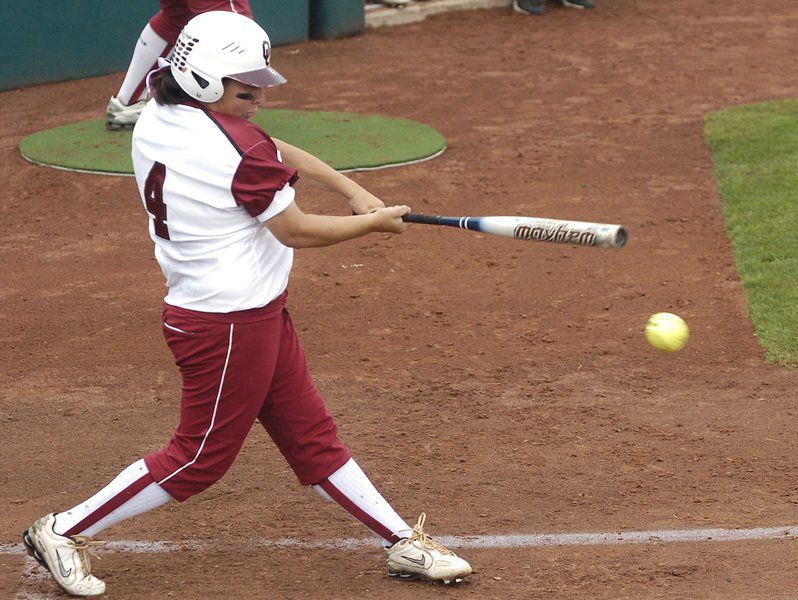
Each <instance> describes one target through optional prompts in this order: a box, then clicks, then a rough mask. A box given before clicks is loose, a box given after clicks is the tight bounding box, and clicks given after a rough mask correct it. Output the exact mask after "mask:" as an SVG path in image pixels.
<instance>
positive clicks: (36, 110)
mask: <svg viewBox="0 0 798 600" xmlns="http://www.w3.org/2000/svg"><path fill="white" fill-rule="evenodd" d="M796 28H798V4H796V3H795V1H794V0H760V1H759V2H756V3H752V2H750V0H745V1H744V0H723V1H722V2H720V1H715V0H707V1H704V2H696V1H695V0H667V1H665V2H655V1H653V0H603V1H602V0H599V7H598V8H597V9H596V10H594V11H590V12H584V13H579V12H576V11H570V10H566V9H561V8H558V7H556V6H551V8H550V10H549V12H548V14H547V15H546V16H545V17H542V18H535V17H527V16H523V15H518V14H513V13H512V12H510V11H509V10H504V9H503V10H491V11H474V12H462V13H449V14H445V15H441V16H438V17H434V18H430V19H428V20H427V21H425V22H423V23H419V24H415V25H408V26H403V27H395V28H382V29H377V30H371V31H369V32H368V33H367V34H365V35H362V36H359V37H356V38H352V39H347V40H340V41H332V42H312V43H308V44H303V45H300V46H288V47H281V48H277V49H276V50H275V56H274V63H275V65H276V66H277V68H278V69H279V70H280V71H281V72H282V73H284V74H285V75H286V77H287V78H288V80H289V82H290V83H289V85H286V86H283V87H281V88H277V89H274V90H273V91H270V95H271V97H272V99H273V101H272V103H271V107H272V108H310V109H325V110H343V111H355V112H369V113H372V112H378V113H383V114H386V115H391V116H399V117H406V118H410V119H416V120H419V121H421V122H424V123H427V124H429V125H431V126H433V127H435V128H437V129H438V130H440V131H441V132H442V133H443V134H444V135H445V136H446V138H447V140H448V142H449V149H448V150H447V151H446V153H445V154H444V155H443V156H442V157H440V158H438V159H436V160H434V161H432V162H428V163H425V164H420V165H415V166H409V167H403V168H397V169H391V170H385V171H377V172H370V173H362V174H358V175H355V177H356V179H357V180H358V181H360V182H361V183H363V184H365V185H366V186H367V187H368V188H370V189H371V190H373V191H374V192H375V193H377V194H378V195H380V196H381V197H382V198H383V199H384V200H385V201H386V202H387V203H408V204H410V205H411V206H412V207H413V209H414V210H416V211H418V212H437V213H440V214H454V215H456V214H472V215H478V214H529V215H539V216H548V217H560V218H572V219H580V220H590V221H607V222H619V223H623V224H624V225H626V226H627V227H628V228H629V231H630V236H631V237H630V243H629V245H628V246H627V247H626V248H625V249H623V250H621V251H610V250H596V249H589V248H574V247H568V246H556V245H545V244H535V243H523V242H518V241H512V240H504V239H499V238H492V237H485V236H478V235H474V234H471V233H467V232H460V231H455V230H442V229H439V228H430V227H424V226H415V227H413V228H412V229H411V230H410V231H409V232H408V233H406V234H404V235H401V236H390V235H375V236H371V237H369V238H366V239H363V240H360V241H356V242H352V243H348V244H344V245H341V246H338V247H335V248H331V249H326V250H305V251H300V252H298V253H297V260H296V263H297V264H296V267H295V270H294V276H293V283H292V285H291V286H290V297H289V307H290V309H291V311H292V314H293V316H294V320H295V322H296V323H297V326H298V328H299V330H300V333H301V335H302V338H303V342H304V344H305V347H306V350H307V351H308V354H309V357H310V362H311V369H312V371H313V372H314V374H315V377H316V380H317V383H318V385H319V387H320V389H321V390H322V391H323V392H324V394H325V396H326V397H327V399H328V405H329V408H330V410H331V412H332V413H333V414H334V415H335V416H336V418H337V420H338V423H339V426H340V429H341V432H342V436H343V438H344V440H345V441H346V442H347V443H348V444H349V445H350V447H351V448H352V450H353V452H354V454H355V456H356V457H357V458H358V460H359V462H360V463H361V465H362V466H363V467H364V469H365V470H366V471H367V472H368V473H369V474H370V475H371V476H372V478H373V479H374V481H375V483H376V484H377V486H378V487H379V488H380V489H381V490H382V491H383V493H384V494H385V496H386V497H388V498H389V499H390V500H391V501H392V502H393V503H394V505H395V506H396V508H397V510H398V511H399V512H400V513H402V514H403V515H404V516H405V517H406V518H407V519H409V520H410V519H414V518H415V516H416V515H417V514H418V512H419V511H421V510H425V511H427V513H428V517H429V519H428V523H429V529H430V532H431V533H433V534H435V533H438V534H447V535H461V536H486V535H512V534H532V533H577V532H612V531H639V530H670V529H678V530H692V529H699V528H713V527H717V528H752V527H776V526H782V525H785V526H787V525H794V524H796V523H798V507H797V506H796V504H798V484H796V476H795V470H796V469H795V466H794V462H795V456H796V450H797V448H796V445H797V443H796V438H795V434H794V432H795V429H796V425H797V423H796V419H797V417H796V412H798V411H797V410H796V407H795V402H794V399H795V391H794V390H795V388H796V384H797V383H798V374H796V373H795V372H791V371H787V370H784V369H781V368H777V367H773V366H768V365H765V364H764V363H763V362H762V356H763V351H762V349H761V348H760V347H759V345H758V344H757V342H756V339H755V335H754V331H753V328H752V326H751V323H750V321H749V319H748V317H747V313H746V303H745V297H744V295H743V292H742V290H741V288H740V285H739V281H738V278H737V274H736V271H735V267H734V262H733V257H732V254H731V248H730V244H729V241H728V239H727V236H726V234H725V231H724V227H723V222H722V218H721V216H720V200H719V198H718V195H717V191H716V188H715V184H714V181H713V176H712V170H711V162H710V161H711V157H710V154H709V151H708V150H707V148H706V146H705V144H704V142H703V138H702V126H703V122H702V119H703V115H705V114H706V113H707V112H709V111H712V110H715V109H719V108H723V107H728V106H732V105H738V104H743V103H749V102H756V101H763V100H770V99H775V98H787V97H794V96H795V95H796V68H795V31H796ZM119 80H120V77H119V76H118V75H116V76H109V77H103V78H97V79H90V80H85V81H79V82H71V83H61V84H55V85H48V86H38V87H32V88H27V89H23V90H18V91H12V92H7V93H3V94H0V108H2V115H3V118H2V122H1V123H0V143H2V147H1V148H0V152H2V157H3V158H2V162H0V173H1V174H2V181H3V182H4V185H3V188H2V192H0V194H2V196H0V198H1V199H0V211H2V219H0V236H1V237H2V240H1V241H0V260H2V264H3V273H4V282H3V284H2V286H1V287H0V298H2V305H0V316H2V320H3V323H4V324H5V326H4V328H3V333H2V339H1V340H0V342H1V345H0V352H2V356H3V369H2V373H0V376H1V377H2V404H1V405H0V435H2V438H3V458H2V467H0V484H1V486H0V487H1V489H0V501H1V502H2V506H3V507H4V510H3V512H2V517H0V534H1V536H2V537H0V544H4V545H6V546H5V547H6V549H8V548H9V547H10V546H9V545H11V544H15V543H16V542H17V541H18V537H17V536H18V533H19V531H20V530H21V529H22V528H23V526H25V525H27V524H28V522H30V521H31V520H33V519H34V518H37V517H38V516H40V515H41V514H43V513H44V512H46V511H50V510H54V509H56V510H57V509H63V508H67V507H69V506H71V505H72V504H73V503H75V502H76V501H78V500H80V499H81V498H84V497H86V496H87V495H89V494H91V493H93V492H94V491H95V490H96V489H98V488H99V487H100V486H102V485H104V484H105V483H106V482H107V481H108V480H109V479H110V478H112V477H113V476H114V475H116V473H117V472H118V471H119V470H121V469H122V468H123V467H125V466H126V465H128V464H129V463H131V462H133V461H134V460H136V459H137V458H139V457H141V456H142V455H144V454H145V453H146V452H149V451H152V450H154V449H157V448H158V447H160V446H161V445H162V444H163V443H165V442H166V440H167V439H168V437H169V435H170V434H171V431H172V429H173V427H174V425H175V422H176V418H177V409H176V407H177V397H178V392H179V379H178V372H177V369H176V368H175V367H174V365H173V364H172V361H171V355H170V354H169V351H168V349H167V348H166V345H165V344H164V343H163V340H162V338H161V333H160V310H161V298H162V296H163V294H164V288H163V283H162V277H161V274H160V271H159V270H158V267H157V264H156V263H155V261H154V258H153V256H152V248H151V242H150V241H149V239H148V238H147V235H146V229H145V227H146V225H145V219H144V215H143V212H142V209H141V206H140V201H139V199H138V197H137V194H136V190H135V186H134V183H133V180H132V179H129V178H114V177H101V176H89V175H81V174H75V173H66V172H60V171H56V170H52V169H45V168H40V167H35V166H33V165H30V164H28V163H26V162H25V161H24V160H23V159H22V158H21V157H20V156H19V155H18V153H17V149H16V146H17V144H18V142H19V140H20V139H21V138H22V137H23V136H25V135H28V134H30V133H32V132H34V131H38V130H40V129H43V128H46V127H52V126H56V125H60V124H64V123H68V122H70V121H73V120H76V119H85V118H90V117H93V116H96V115H97V113H98V112H99V111H102V110H103V108H104V105H105V102H106V100H107V96H108V95H109V94H110V93H111V92H112V91H113V89H115V87H116V86H117V85H118V83H119ZM300 203H301V205H302V206H303V207H304V208H305V209H307V210H317V211H327V212H334V213H338V214H343V213H344V211H345V207H344V206H342V205H341V204H340V202H339V201H338V200H337V199H334V198H331V197H327V196H322V195H319V193H318V192H316V191H314V190H313V189H310V188H307V189H304V190H303V191H302V193H301V196H300ZM662 310H668V311H671V312H677V313H679V314H681V315H682V316H683V317H684V318H685V319H686V320H687V322H688V323H689V324H690V325H691V328H692V338H691V341H690V343H689V345H688V347H687V348H686V349H685V350H684V351H683V352H680V353H678V354H675V355H666V354H662V353H658V352H656V351H654V350H652V349H651V348H649V347H648V346H647V345H646V343H645V340H644V338H643V336H642V333H641V330H642V327H643V324H644V322H645V320H646V318H647V317H648V315H649V314H651V313H653V312H657V311H662ZM106 534H107V535H106ZM103 537H104V538H105V539H109V540H144V541H159V540H167V541H172V542H180V543H183V544H184V545H185V547H184V549H182V550H179V551H175V552H171V553H168V554H164V553H154V552H143V553H130V552H106V553H105V554H104V555H103V559H102V561H95V571H96V573H97V574H98V575H99V576H101V577H103V578H104V579H105V580H106V582H107V583H108V588H109V593H108V595H107V597H108V598H114V599H133V598H136V599H139V598H164V597H167V596H169V597H174V598H217V597H218V598H222V597H233V598H299V597H303V598H371V597H394V598H433V597H447V598H454V597H469V598H580V599H581V598H584V599H587V598H591V599H592V598H673V597H679V598H788V597H794V596H795V594H796V591H795V590H796V589H797V588H798V569H796V568H795V566H796V563H797V562H798V541H795V540H789V539H784V540H754V541H741V542H711V541H706V542H695V543H659V544H636V545H634V544H620V545H615V546H600V545H599V546H593V545H591V546H545V547H530V548H512V549H507V548H496V547H488V546H490V545H489V544H486V547H482V548H472V549H464V550H462V551H461V554H462V555H463V556H464V557H465V558H467V559H469V560H470V561H471V562H472V564H473V565H474V566H475V568H476V571H477V572H476V573H475V574H474V575H473V576H472V577H470V578H469V579H468V580H467V581H466V582H464V583H463V584H462V585H461V586H459V587H458V588H457V589H451V588H443V587H433V586H428V585H423V584H418V583H404V584H402V583H397V582H394V581H391V580H389V579H388V578H387V577H386V576H385V573H384V563H383V560H382V555H381V553H380V551H379V549H378V548H376V547H368V546H357V547H356V548H354V549H351V550H342V549H334V548H328V547H322V548H317V549H314V548H307V547H302V546H296V547H291V546H279V545H274V543H273V542H275V541H279V540H286V539H289V538H290V539H295V540H300V541H302V542H307V543H312V542H314V541H320V542H321V541H325V540H330V539H336V538H358V539H360V538H364V539H365V538H367V537H368V536H367V533H366V532H365V530H363V529H362V527H360V526H359V525H358V524H357V523H355V522H354V521H352V520H351V519H350V518H349V517H348V516H347V515H346V514H345V513H344V512H343V511H341V510H340V509H338V508H337V507H335V506H334V505H329V504H324V503H322V502H321V501H320V500H319V499H318V497H317V496H316V494H315V493H314V492H313V491H312V490H309V489H305V488H301V487H299V485H298V484H297V483H296V482H295V480H294V478H293V475H292V474H291V473H290V472H289V470H288V467H287V466H286V465H285V464H284V463H283V461H282V459H281V458H280V456H279V455H278V452H277V451H276V450H275V449H274V448H273V446H272V445H271V442H270V441H269V440H268V439H267V437H266V436H265V434H263V432H262V431H261V430H260V429H259V428H258V429H255V430H254V431H253V435H251V436H250V438H249V440H248V441H247V443H246V445H245V447H244V450H243V452H242V455H241V456H240V458H239V459H238V461H237V462H236V463H235V464H234V465H233V467H232V469H231V470H230V472H229V473H228V474H227V475H226V476H225V478H224V479H223V480H222V481H221V482H220V483H219V484H217V485H216V486H215V487H213V488H212V489H210V490H209V491H208V492H206V493H205V494H203V495H201V496H199V497H197V498H194V499H192V500H190V501H189V502H187V503H186V504H184V505H176V504H175V505H174V506H167V507H164V508H163V509H160V510H157V511H155V512H153V513H150V514H148V515H145V516H143V517H140V518H138V519H135V520H132V521H129V522H125V523H122V524H121V525H119V526H118V527H115V528H113V529H112V530H108V531H107V532H105V534H104V535H103ZM191 543H193V544H194V545H196V546H197V547H196V548H195V549H190V548H189V546H190V545H191ZM12 548H16V547H12ZM0 564H2V569H0V596H2V597H4V598H5V597H9V598H42V597H57V596H58V594H57V593H55V592H53V590H54V585H53V584H52V582H51V581H48V580H46V579H44V578H42V577H40V576H38V575H37V570H36V569H32V568H31V565H30V563H29V561H27V560H26V559H25V558H24V557H23V556H22V554H20V553H19V552H18V551H10V550H9V551H6V552H5V553H3V554H0Z"/></svg>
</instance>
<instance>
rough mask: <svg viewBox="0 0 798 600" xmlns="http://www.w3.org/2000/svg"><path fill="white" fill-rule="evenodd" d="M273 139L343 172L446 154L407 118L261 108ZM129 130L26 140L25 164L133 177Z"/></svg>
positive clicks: (88, 126) (62, 131) (69, 130)
mask: <svg viewBox="0 0 798 600" xmlns="http://www.w3.org/2000/svg"><path fill="white" fill-rule="evenodd" d="M252 120H253V121H254V122H255V123H257V124H258V125H260V126H261V127H263V129H264V130H266V131H267V132H268V133H269V135H271V136H272V137H276V138H279V139H282V140H284V141H286V142H288V143H289V144H293V145H294V146H297V147H299V148H302V149H304V150H307V151H308V152H310V153H311V154H314V155H316V156H318V157H319V158H320V159H322V160H324V161H325V162H327V163H328V164H329V165H330V166H332V167H333V168H335V169H337V170H339V171H359V170H369V169H381V168H385V167H392V166H398V165H402V164H408V163H414V162H420V161H424V160H429V159H431V158H434V157H436V156H438V155H439V154H441V153H442V152H443V151H444V150H445V149H446V140H445V138H444V137H443V135H441V134H440V133H439V132H438V131H437V130H435V129H433V128H432V127H429V126H428V125H424V124H423V123H418V122H416V121H411V120H409V119H401V118H396V117H384V116H381V115H370V114H357V113H345V112H329V111H306V110H283V109H263V110H260V111H258V113H257V114H256V115H255V117H254V118H253V119H252ZM130 138H131V132H129V131H107V130H106V129H105V121H104V119H91V120H88V121H79V122H77V123H70V124H68V125H63V126H61V127H56V128H54V129H48V130H45V131H40V132H38V133H34V134H32V135H29V136H27V137H26V138H24V139H23V140H22V141H21V142H20V144H19V150H20V153H21V154H22V156H23V157H24V158H26V159H27V160H29V161H31V162H33V163H36V164H39V165H47V166H51V167H55V168H61V169H67V170H70V171H81V172H86V173H97V174H104V175H132V174H133V164H132V161H131V159H130Z"/></svg>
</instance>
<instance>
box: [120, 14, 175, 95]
mask: <svg viewBox="0 0 798 600" xmlns="http://www.w3.org/2000/svg"><path fill="white" fill-rule="evenodd" d="M168 45H169V44H168V43H167V42H166V40H165V39H163V38H162V37H161V36H159V35H158V34H157V33H155V30H154V29H153V28H152V27H150V24H149V23H147V25H146V26H145V27H144V30H143V31H142V32H141V36H140V37H139V40H138V42H136V49H135V50H134V51H133V58H132V59H131V60H130V66H129V67H128V68H127V73H125V80H124V81H123V82H122V87H120V88H119V93H118V94H117V95H116V97H117V98H118V99H119V101H120V102H121V103H122V104H125V105H127V106H129V105H131V104H133V103H134V102H137V101H138V100H141V99H142V98H143V97H144V96H145V93H146V91H147V86H146V81H145V80H146V78H147V73H149V72H150V71H151V70H152V69H153V68H155V65H156V63H157V62H158V57H159V56H163V54H164V52H165V51H166V50H167V47H168Z"/></svg>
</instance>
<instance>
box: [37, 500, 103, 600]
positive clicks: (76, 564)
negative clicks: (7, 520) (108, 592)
mask: <svg viewBox="0 0 798 600" xmlns="http://www.w3.org/2000/svg"><path fill="white" fill-rule="evenodd" d="M54 524H55V514H53V513H50V514H49V515H47V516H45V517H42V518H41V519H39V520H38V521H36V522H35V523H34V524H33V525H31V526H30V527H28V529H26V530H25V531H23V532H22V543H23V544H25V548H26V549H27V550H28V554H30V555H31V556H32V557H33V558H35V559H36V560H37V561H38V562H39V564H40V565H42V566H43V567H44V568H45V569H47V570H48V571H50V574H51V575H52V576H53V578H54V579H55V581H56V583H57V584H58V585H59V586H61V588H62V589H63V590H64V591H65V592H67V593H69V594H72V595H73V596H99V595H100V594H104V593H105V582H103V581H102V580H101V579H98V578H97V577H95V576H94V575H92V574H91V561H90V559H89V553H90V552H91V550H90V548H91V546H100V545H102V544H104V543H105V542H92V541H90V540H89V538H86V537H81V536H74V537H67V536H64V535H58V534H57V533H56V532H55V531H53V525H54Z"/></svg>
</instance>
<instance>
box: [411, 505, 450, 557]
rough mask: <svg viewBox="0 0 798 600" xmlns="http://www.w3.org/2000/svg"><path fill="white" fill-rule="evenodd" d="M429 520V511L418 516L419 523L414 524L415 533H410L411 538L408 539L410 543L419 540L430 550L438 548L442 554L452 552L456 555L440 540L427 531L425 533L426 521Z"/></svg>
mask: <svg viewBox="0 0 798 600" xmlns="http://www.w3.org/2000/svg"><path fill="white" fill-rule="evenodd" d="M426 520H427V513H421V514H420V515H419V517H418V523H416V524H415V525H413V533H412V534H410V538H409V539H408V542H409V543H411V544H412V543H413V542H414V541H416V540H418V541H419V543H421V545H422V546H424V548H427V549H429V550H437V551H438V552H440V553H441V554H450V555H454V552H452V551H451V550H449V549H448V548H447V547H446V546H444V545H443V544H441V543H440V542H436V541H435V540H433V539H432V538H431V537H430V536H428V535H427V534H426V533H424V523H425V522H426Z"/></svg>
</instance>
